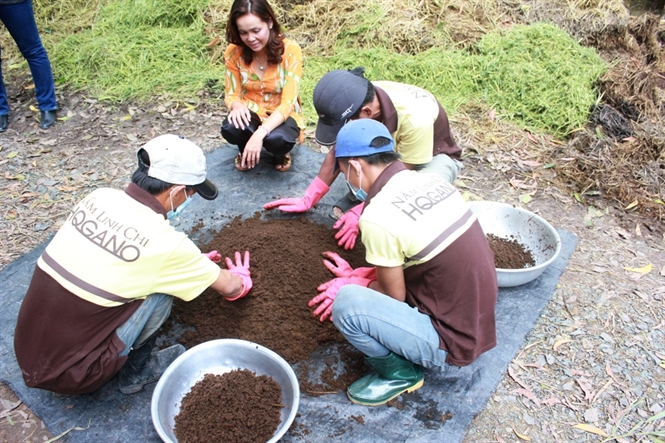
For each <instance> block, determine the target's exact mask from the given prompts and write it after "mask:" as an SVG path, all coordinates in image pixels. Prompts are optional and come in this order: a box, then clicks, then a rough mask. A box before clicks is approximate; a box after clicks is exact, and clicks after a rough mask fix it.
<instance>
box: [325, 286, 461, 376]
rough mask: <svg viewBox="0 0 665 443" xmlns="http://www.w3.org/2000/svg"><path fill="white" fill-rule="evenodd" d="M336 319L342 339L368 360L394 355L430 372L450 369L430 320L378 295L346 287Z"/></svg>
mask: <svg viewBox="0 0 665 443" xmlns="http://www.w3.org/2000/svg"><path fill="white" fill-rule="evenodd" d="M332 317H333V323H334V324H335V326H336V327H337V329H339V331H340V332H341V333H342V335H344V337H346V339H347V340H348V341H349V342H350V343H351V344H352V345H353V346H355V347H356V348H357V349H358V350H360V351H361V352H362V353H363V354H365V355H367V356H368V357H385V356H386V355H388V354H389V353H390V351H392V352H394V353H395V354H399V355H401V356H402V357H404V358H406V359H407V360H409V361H411V362H413V363H416V364H419V365H420V366H424V367H426V368H429V369H432V368H444V367H447V366H449V365H448V364H447V363H446V356H447V355H448V353H447V352H446V351H444V350H443V349H439V334H437V332H436V330H435V329H434V326H432V322H431V321H430V318H429V316H428V315H426V314H422V313H421V312H419V311H418V309H416V308H412V307H410V306H409V305H407V304H406V303H403V302H400V301H397V300H395V299H394V298H392V297H389V296H387V295H384V294H381V293H380V292H378V291H375V290H373V289H369V288H365V287H363V286H358V285H346V286H342V288H341V289H340V290H339V292H338V293H337V297H336V298H335V301H334V302H333V309H332Z"/></svg>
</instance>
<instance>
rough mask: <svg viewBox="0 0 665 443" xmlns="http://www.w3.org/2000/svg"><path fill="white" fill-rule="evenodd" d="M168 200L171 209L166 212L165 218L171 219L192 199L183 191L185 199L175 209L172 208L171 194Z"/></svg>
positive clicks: (180, 212)
mask: <svg viewBox="0 0 665 443" xmlns="http://www.w3.org/2000/svg"><path fill="white" fill-rule="evenodd" d="M182 192H185V190H184V189H183V190H182ZM169 200H170V201H171V210H170V211H169V212H167V213H166V218H167V219H169V220H173V219H174V218H176V217H177V216H179V215H180V214H182V211H184V210H185V208H186V207H187V205H189V203H190V202H191V201H192V197H190V196H188V195H187V192H185V201H184V202H183V203H182V204H181V205H180V206H178V207H177V208H175V209H173V196H172V195H171V194H169Z"/></svg>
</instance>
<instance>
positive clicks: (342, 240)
mask: <svg viewBox="0 0 665 443" xmlns="http://www.w3.org/2000/svg"><path fill="white" fill-rule="evenodd" d="M314 107H315V108H316V112H317V113H318V115H319V120H318V123H317V126H316V134H315V137H316V141H317V142H318V143H319V144H321V145H325V146H332V148H331V149H330V151H329V152H328V154H327V155H326V157H325V159H324V160H323V164H322V165H321V168H320V169H319V174H318V175H317V177H316V178H315V179H314V181H313V182H312V183H311V184H310V185H309V187H308V188H307V190H306V191H305V196H304V197H303V198H288V199H281V200H277V201H273V202H270V203H267V204H266V205H264V208H265V209H273V208H277V209H280V210H282V211H285V212H304V211H307V210H309V209H310V208H311V207H312V206H314V205H315V204H316V203H317V202H318V201H319V200H320V199H321V198H322V197H323V196H324V195H325V194H326V193H327V192H328V191H329V190H330V186H331V185H332V183H333V182H334V181H335V179H336V178H337V174H338V172H337V171H335V170H334V168H333V165H334V164H335V148H334V144H335V140H336V138H337V133H338V132H339V130H340V128H342V126H343V125H344V124H345V123H346V122H348V121H353V120H357V119H363V118H369V119H373V120H376V121H379V122H381V123H383V124H384V125H385V126H386V127H387V128H388V130H389V132H390V133H391V134H392V137H393V139H394V141H395V151H396V152H398V153H400V154H401V158H402V162H403V163H404V165H405V166H406V167H407V168H408V169H414V170H416V171H420V172H433V173H436V174H438V175H440V176H441V177H443V179H444V180H446V181H447V182H449V183H453V182H454V181H455V179H456V178H457V173H458V171H459V170H460V168H461V167H462V162H461V155H462V150H461V149H460V148H459V147H458V146H457V143H456V142H455V139H454V137H453V135H452V132H451V131H450V124H449V122H448V116H447V115H446V111H444V109H443V107H442V106H441V104H440V103H439V102H438V101H437V100H436V98H435V97H434V96H433V95H432V94H430V93H429V92H427V91H426V90H424V89H422V88H419V87H417V86H412V85H406V84H402V83H395V82H389V81H375V82H370V81H369V80H367V79H366V78H365V75H364V68H360V67H358V68H355V69H353V70H352V71H346V70H335V71H331V72H328V73H327V74H326V75H324V76H323V77H322V78H321V80H319V82H318V83H317V85H316V87H315V88H314ZM362 206H363V205H362V203H361V202H358V201H357V200H355V199H353V198H352V196H346V197H344V198H342V199H341V200H340V201H338V202H337V203H336V204H335V208H334V211H335V215H334V216H333V218H339V220H338V221H337V222H336V223H335V225H334V226H333V228H334V229H339V232H337V234H336V235H335V238H336V239H338V241H339V245H340V246H343V247H344V249H351V248H353V246H354V245H355V241H356V237H357V236H358V218H359V217H360V213H361V212H362ZM340 213H342V214H343V215H341V214H340Z"/></svg>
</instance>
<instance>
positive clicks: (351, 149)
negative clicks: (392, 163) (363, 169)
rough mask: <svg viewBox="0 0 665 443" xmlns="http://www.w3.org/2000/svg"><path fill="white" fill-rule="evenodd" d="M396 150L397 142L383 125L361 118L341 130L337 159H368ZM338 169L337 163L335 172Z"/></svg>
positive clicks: (336, 147)
mask: <svg viewBox="0 0 665 443" xmlns="http://www.w3.org/2000/svg"><path fill="white" fill-rule="evenodd" d="M394 150H395V141H394V140H393V138H392V136H391V135H390V132H388V128H386V126H385V125H384V124H383V123H381V122H379V121H376V120H373V119H371V118H361V119H358V120H352V121H350V122H348V123H347V124H345V125H344V126H342V129H340V130H339V133H338V134H337V144H336V145H335V158H340V157H367V156H368V155H372V154H378V153H380V152H389V151H394ZM338 167H339V165H338V162H335V170H337V168H338Z"/></svg>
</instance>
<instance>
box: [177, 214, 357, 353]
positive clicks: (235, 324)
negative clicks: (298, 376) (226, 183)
mask: <svg viewBox="0 0 665 443" xmlns="http://www.w3.org/2000/svg"><path fill="white" fill-rule="evenodd" d="M259 216H260V214H258V213H257V214H256V215H255V216H254V217H253V218H249V219H246V220H241V219H240V218H237V219H235V220H233V221H232V222H231V223H229V224H228V225H227V226H225V227H224V228H223V229H222V230H221V231H220V232H218V233H217V234H216V235H215V236H214V238H213V240H212V241H211V242H210V243H208V244H207V245H203V246H201V249H202V250H203V251H210V250H214V249H216V250H217V251H219V253H220V254H222V256H223V257H233V256H234V254H235V252H236V251H240V252H243V251H249V253H250V271H251V275H252V281H253V287H252V290H251V291H250V292H249V294H248V295H247V296H246V297H244V298H242V299H240V300H237V301H234V302H227V301H225V300H223V299H222V297H221V295H219V294H218V293H216V292H215V291H213V290H210V289H209V290H207V291H205V292H204V293H203V294H201V295H200V296H199V297H197V298H196V299H194V300H192V301H191V302H188V303H185V302H182V301H179V300H176V302H175V304H174V307H173V315H172V316H171V318H172V319H173V320H172V321H174V322H176V323H179V324H180V325H182V326H184V327H185V328H189V330H188V331H187V332H185V333H184V335H183V336H182V337H181V338H180V339H179V341H180V342H181V343H183V344H184V345H185V346H186V347H188V348H189V347H191V346H194V345H197V344H199V343H202V342H205V341H208V340H214V339H219V338H239V339H243V340H249V341H252V342H255V343H259V344H261V345H263V346H265V347H267V348H269V349H271V350H273V351H275V352H276V353H278V354H279V355H281V356H282V357H283V358H284V359H285V360H287V361H289V362H290V363H295V362H298V361H302V360H305V359H307V358H308V357H309V356H310V355H311V354H312V352H314V350H315V349H316V348H317V346H318V345H319V344H321V343H325V342H331V341H333V342H343V341H345V340H344V338H343V336H342V335H341V334H340V333H339V332H338V331H337V329H336V328H335V327H334V326H333V324H332V323H330V322H328V321H326V322H324V323H321V322H319V320H318V319H317V318H315V317H313V316H312V309H310V308H309V307H308V306H307V303H308V302H309V301H310V300H311V299H312V298H313V297H314V296H316V295H318V291H317V289H316V288H317V286H319V285H320V284H321V283H324V282H326V281H328V280H330V279H332V278H334V275H332V274H331V273H330V271H328V270H327V269H326V268H325V267H324V266H323V264H322V260H323V257H322V256H321V253H322V252H324V251H333V252H336V253H338V254H339V255H340V256H341V257H342V258H344V259H345V260H347V261H348V262H349V263H350V264H351V266H352V267H354V268H355V267H359V266H367V263H366V262H365V260H364V257H365V249H364V247H363V246H362V244H361V243H360V241H357V242H356V247H355V248H354V249H353V250H351V251H345V250H344V249H342V248H340V247H339V246H337V241H336V240H335V238H334V234H335V231H332V230H331V229H329V228H328V227H326V226H324V225H319V224H315V223H313V222H311V221H309V220H308V219H307V218H306V217H305V216H303V217H300V218H292V219H273V220H261V219H260V218H259ZM222 264H223V262H222ZM171 326H172V324H171ZM167 329H168V328H167ZM171 329H172V328H171Z"/></svg>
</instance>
